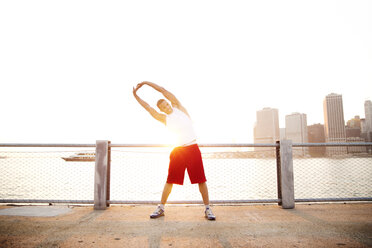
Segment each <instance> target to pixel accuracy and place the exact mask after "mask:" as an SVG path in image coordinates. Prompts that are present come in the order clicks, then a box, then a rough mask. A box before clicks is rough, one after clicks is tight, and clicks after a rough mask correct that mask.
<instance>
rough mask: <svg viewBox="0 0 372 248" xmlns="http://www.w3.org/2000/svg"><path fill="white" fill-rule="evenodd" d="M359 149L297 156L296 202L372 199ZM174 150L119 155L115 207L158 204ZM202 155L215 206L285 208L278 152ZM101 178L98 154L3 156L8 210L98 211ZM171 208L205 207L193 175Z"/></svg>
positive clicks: (208, 151) (0, 170)
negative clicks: (57, 205) (68, 207)
mask: <svg viewBox="0 0 372 248" xmlns="http://www.w3.org/2000/svg"><path fill="white" fill-rule="evenodd" d="M296 146H297V147H299V145H298V144H297V145H296ZM297 147H296V148H297ZM324 148H326V147H325V146H324ZM352 148H353V149H349V148H348V151H353V152H352V153H346V154H344V155H343V156H338V157H337V158H335V157H325V156H323V157H321V156H319V154H317V155H316V156H311V153H309V154H304V155H302V156H297V155H296V154H295V153H294V154H293V172H294V173H293V174H294V193H295V199H296V200H303V199H307V200H311V199H313V200H314V201H317V199H321V198H339V199H345V198H353V199H357V198H368V199H372V156H371V155H370V154H369V153H366V152H365V150H366V151H368V150H367V149H365V150H363V152H361V151H362V150H361V149H358V150H356V149H355V147H352ZM171 150H172V148H170V147H145V146H143V147H130V146H127V147H120V146H118V147H112V148H111V170H110V171H111V172H110V201H112V202H119V203H120V202H154V201H156V202H158V201H159V200H160V197H161V193H162V190H163V186H164V184H165V182H166V178H167V172H168V164H169V155H170V152H171ZM200 150H201V152H202V157H203V162H204V169H205V173H206V177H207V184H208V189H209V196H210V200H211V201H215V202H218V201H222V202H231V203H234V202H253V201H257V202H266V201H269V202H276V201H278V193H277V192H278V189H277V159H276V157H275V147H258V148H257V147H254V146H250V147H244V146H242V147H234V146H230V147H208V146H201V148H200ZM309 150H310V149H309ZM354 150H355V151H358V153H356V152H355V151H354ZM94 177H95V149H94V148H93V147H92V148H89V149H88V148H84V149H83V148H69V149H67V148H62V147H59V148H55V149H51V148H42V149H41V148H28V147H27V148H20V147H18V148H1V149H0V202H12V201H17V200H18V201H19V202H48V201H50V202H58V201H61V202H63V201H64V202H76V203H93V200H94ZM168 200H169V201H170V202H181V203H182V202H196V201H197V202H200V201H201V200H202V198H201V195H200V193H199V189H198V185H195V184H194V185H192V184H191V183H190V180H189V177H188V175H187V172H186V173H185V179H184V185H183V186H179V185H174V187H173V190H172V193H171V195H170V197H169V199H168Z"/></svg>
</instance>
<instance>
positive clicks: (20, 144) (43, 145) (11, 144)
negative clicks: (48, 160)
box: [0, 143, 96, 147]
mask: <svg viewBox="0 0 372 248" xmlns="http://www.w3.org/2000/svg"><path fill="white" fill-rule="evenodd" d="M0 147H96V144H40V143H0Z"/></svg>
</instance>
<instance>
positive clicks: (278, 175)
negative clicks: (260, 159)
mask: <svg viewBox="0 0 372 248" xmlns="http://www.w3.org/2000/svg"><path fill="white" fill-rule="evenodd" d="M276 144H278V145H279V146H277V147H275V150H276V182H277V188H278V200H279V202H278V205H279V206H281V205H282V176H281V171H282V167H281V166H280V141H277V142H276Z"/></svg>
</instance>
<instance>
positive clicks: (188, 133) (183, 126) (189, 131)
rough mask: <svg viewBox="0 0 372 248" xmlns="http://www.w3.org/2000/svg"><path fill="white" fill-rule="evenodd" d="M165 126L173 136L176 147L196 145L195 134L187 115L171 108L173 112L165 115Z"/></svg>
mask: <svg viewBox="0 0 372 248" xmlns="http://www.w3.org/2000/svg"><path fill="white" fill-rule="evenodd" d="M165 125H166V127H167V128H168V129H169V130H170V131H171V132H173V133H174V134H175V136H176V145H177V146H185V145H192V144H196V134H195V131H194V128H193V125H192V121H191V119H190V117H189V116H188V115H187V114H185V113H184V112H182V111H181V110H179V109H178V108H173V112H172V113H171V114H170V115H167V119H166V124H165Z"/></svg>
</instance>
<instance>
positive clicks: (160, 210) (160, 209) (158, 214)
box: [150, 183, 173, 218]
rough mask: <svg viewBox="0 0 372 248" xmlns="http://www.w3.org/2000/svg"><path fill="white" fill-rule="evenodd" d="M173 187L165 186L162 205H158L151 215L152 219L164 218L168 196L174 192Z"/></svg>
mask: <svg viewBox="0 0 372 248" xmlns="http://www.w3.org/2000/svg"><path fill="white" fill-rule="evenodd" d="M172 187H173V184H171V183H166V184H165V185H164V189H163V194H162V196H161V202H160V205H158V207H157V208H156V210H155V211H154V212H153V213H152V214H151V215H150V218H158V217H161V216H164V205H165V203H166V202H167V199H168V196H169V194H170V193H171V191H172Z"/></svg>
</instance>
